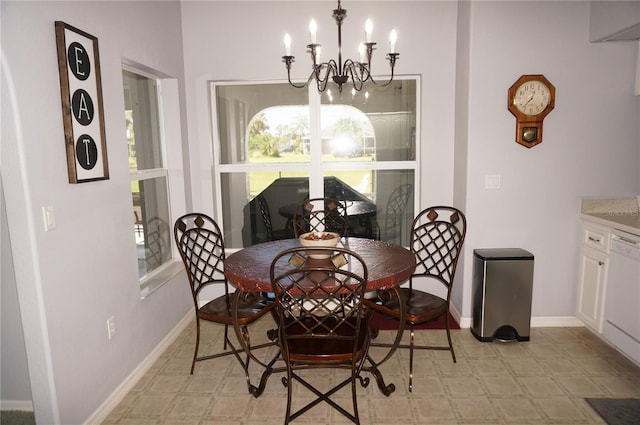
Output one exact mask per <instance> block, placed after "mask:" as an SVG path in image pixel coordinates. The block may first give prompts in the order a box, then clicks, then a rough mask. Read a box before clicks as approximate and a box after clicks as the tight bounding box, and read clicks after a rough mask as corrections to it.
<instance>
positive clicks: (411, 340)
mask: <svg viewBox="0 0 640 425" xmlns="http://www.w3.org/2000/svg"><path fill="white" fill-rule="evenodd" d="M414 338H415V329H414V328H413V324H410V325H409V392H412V391H413V343H414Z"/></svg>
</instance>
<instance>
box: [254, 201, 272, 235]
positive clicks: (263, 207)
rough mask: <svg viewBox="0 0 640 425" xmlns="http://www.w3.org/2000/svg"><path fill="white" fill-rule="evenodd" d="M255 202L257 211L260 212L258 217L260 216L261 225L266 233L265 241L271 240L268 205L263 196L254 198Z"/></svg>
mask: <svg viewBox="0 0 640 425" xmlns="http://www.w3.org/2000/svg"><path fill="white" fill-rule="evenodd" d="M256 202H257V204H258V209H259V210H260V215H261V216H262V223H263V224H264V227H265V230H266V232H267V240H268V241H270V240H273V225H272V224H271V211H270V210H269V204H268V203H267V200H266V199H265V197H264V195H263V194H259V195H258V196H256Z"/></svg>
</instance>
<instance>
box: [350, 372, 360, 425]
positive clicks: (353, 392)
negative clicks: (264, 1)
mask: <svg viewBox="0 0 640 425" xmlns="http://www.w3.org/2000/svg"><path fill="white" fill-rule="evenodd" d="M351 376H352V378H351V398H352V400H353V417H354V419H355V420H354V421H353V422H354V423H355V424H356V425H360V415H358V396H357V394H356V378H355V376H356V375H355V370H353V371H352V372H351Z"/></svg>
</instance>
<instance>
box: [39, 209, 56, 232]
mask: <svg viewBox="0 0 640 425" xmlns="http://www.w3.org/2000/svg"><path fill="white" fill-rule="evenodd" d="M42 217H43V218H44V231H45V232H48V231H49V230H53V229H55V228H56V215H55V213H54V212H53V207H52V206H51V205H48V206H46V207H42Z"/></svg>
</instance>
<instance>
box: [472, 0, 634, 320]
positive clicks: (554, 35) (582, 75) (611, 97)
mask: <svg viewBox="0 0 640 425" xmlns="http://www.w3.org/2000/svg"><path fill="white" fill-rule="evenodd" d="M636 54H637V45H636V43H635V42H626V43H625V42H615V43H600V44H592V43H590V42H589V3H588V2H575V1H567V2H535V1H534V2H484V1H482V2H472V6H471V50H470V60H469V62H470V64H471V72H470V84H469V86H470V94H469V128H468V134H469V138H468V143H469V145H468V148H469V166H468V170H467V172H468V194H467V213H468V217H469V223H470V232H469V237H468V239H467V242H466V250H467V252H466V257H467V259H468V260H470V259H471V255H472V251H471V250H472V249H476V248H492V247H521V248H524V249H526V250H529V251H530V252H532V253H533V254H534V255H535V272H534V288H533V310H532V316H534V317H536V316H538V317H540V316H542V317H549V316H551V317H568V316H574V314H575V297H576V281H577V270H578V266H577V258H578V215H579V208H580V199H581V198H582V197H594V196H602V197H608V196H611V197H625V196H635V195H636V194H637V193H638V192H639V191H640V187H639V186H638V177H639V176H638V172H639V171H638V170H639V169H640V166H639V165H640V164H639V162H638V152H639V151H640V127H639V122H640V120H639V119H638V118H640V97H637V96H634V95H633V91H634V75H635V61H636ZM522 74H544V75H545V76H546V77H547V78H548V79H549V81H550V82H551V83H552V84H553V85H554V86H555V88H556V102H555V109H554V110H553V111H552V112H551V113H550V114H549V115H548V116H547V117H546V118H545V120H544V132H543V142H542V143H541V144H539V145H537V146H535V147H533V148H531V149H527V148H525V147H523V146H520V145H518V144H516V143H515V142H514V138H515V118H514V117H513V116H512V115H511V114H510V113H509V112H508V110H507V90H508V88H509V87H510V86H511V85H512V84H513V83H514V82H515V81H516V80H517V79H518V77H520V75H522ZM487 174H499V175H501V176H502V179H501V180H502V187H501V189H499V190H486V189H484V178H485V175H487ZM471 266H472V262H471V261H467V262H466V263H465V294H464V299H463V309H462V311H463V314H464V315H465V316H469V315H470V313H471V304H470V303H471V300H470V297H471V288H470V282H469V279H470V276H471V273H470V272H471Z"/></svg>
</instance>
